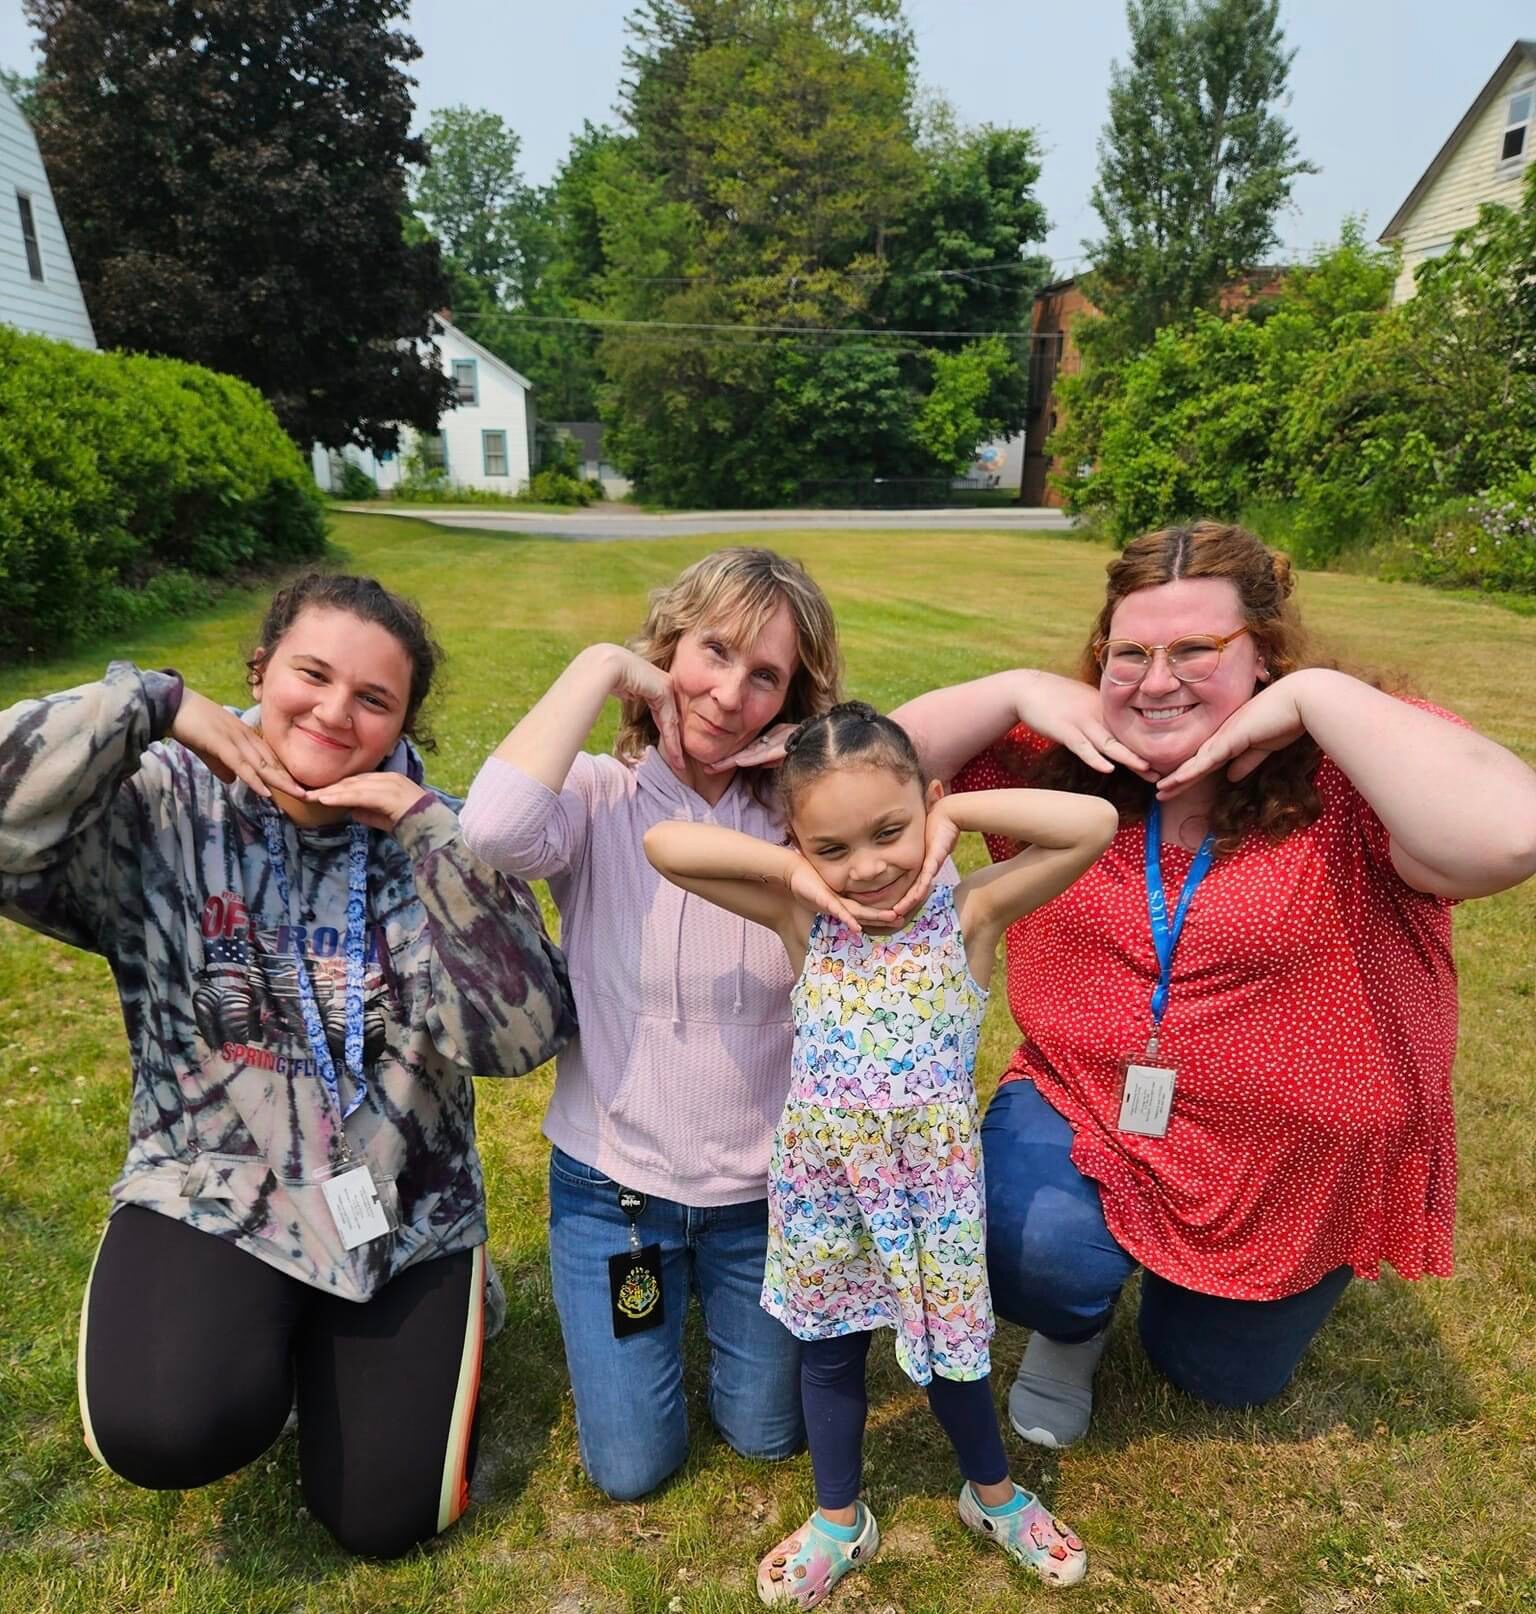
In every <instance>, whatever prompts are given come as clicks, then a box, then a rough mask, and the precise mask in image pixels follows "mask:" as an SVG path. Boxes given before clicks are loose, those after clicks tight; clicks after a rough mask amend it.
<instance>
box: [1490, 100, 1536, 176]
mask: <svg viewBox="0 0 1536 1614" xmlns="http://www.w3.org/2000/svg"><path fill="white" fill-rule="evenodd" d="M1521 95H1525V96H1529V97H1530V99H1529V100H1528V101H1527V103H1526V108H1525V117H1524V118H1522V119H1521V120H1520V121H1519V122H1516V121H1515V120H1514V119H1513V118H1512V117H1511V116H1510V113H1511V110H1512V107H1513V103H1514V101H1515V98H1516V97H1517V96H1521ZM1515 129H1521V130H1523V131H1524V133H1525V139H1524V141H1522V143H1521V146H1520V149H1519V151H1517V152H1516V153H1515V154H1514V156H1513V157H1506V156H1505V155H1504V142H1505V141H1506V140H1508V139H1509V136H1510V134H1511V132H1512V131H1513V130H1515ZM1533 135H1536V78H1525V79H1521V80H1520V81H1519V82H1518V83H1516V84H1511V85H1510V87H1509V89H1508V91H1507V92H1506V94H1505V96H1504V127H1503V128H1502V129H1501V130H1500V131H1499V156H1498V158H1497V160H1496V161H1495V163H1494V172H1495V173H1498V174H1513V173H1518V172H1519V170H1520V169H1522V168H1524V167H1525V165H1526V164H1527V163H1528V162H1529V161H1530V160H1531V137H1532V136H1533Z"/></svg>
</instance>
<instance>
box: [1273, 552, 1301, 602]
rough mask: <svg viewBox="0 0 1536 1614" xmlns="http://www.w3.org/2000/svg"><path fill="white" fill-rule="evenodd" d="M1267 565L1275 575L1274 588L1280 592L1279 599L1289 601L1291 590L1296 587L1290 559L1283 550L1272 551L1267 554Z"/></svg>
mask: <svg viewBox="0 0 1536 1614" xmlns="http://www.w3.org/2000/svg"><path fill="white" fill-rule="evenodd" d="M1269 565H1270V570H1271V571H1272V572H1273V573H1274V574H1275V587H1276V588H1277V589H1279V590H1280V598H1281V599H1283V600H1288V599H1290V597H1291V590H1292V589H1294V588H1295V587H1296V578H1295V575H1294V573H1293V572H1292V571H1291V557H1290V556H1289V555H1287V554H1286V552H1285V551H1284V550H1283V549H1272V550H1270V552H1269Z"/></svg>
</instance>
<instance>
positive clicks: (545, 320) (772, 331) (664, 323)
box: [455, 313, 1044, 342]
mask: <svg viewBox="0 0 1536 1614" xmlns="http://www.w3.org/2000/svg"><path fill="white" fill-rule="evenodd" d="M475 317H477V318H492V319H503V320H508V321H510V322H511V323H513V324H518V325H583V326H590V327H594V328H597V329H617V330H630V331H737V332H745V333H746V334H748V335H763V336H796V337H809V336H832V337H838V338H840V339H842V340H845V341H846V340H848V339H853V340H866V341H868V340H871V339H876V338H879V337H882V336H924V337H951V338H953V337H959V338H960V339H961V340H963V341H967V342H972V341H977V340H980V339H981V338H983V337H990V336H1000V337H1003V338H1004V339H1005V340H1008V341H1014V342H1017V341H1021V340H1023V341H1028V340H1032V339H1033V338H1034V337H1036V336H1038V335H1042V334H1044V333H1042V332H1037V331H931V330H912V329H909V328H906V327H896V326H890V327H885V328H882V329H878V330H866V329H864V328H862V327H858V326H853V327H849V326H836V325H746V324H740V323H737V324H724V323H716V324H709V323H704V322H702V321H701V322H697V323H695V322H692V321H687V320H669V319H587V318H580V317H578V316H576V315H573V314H512V313H501V314H492V315H477V316H475ZM455 323H457V321H455Z"/></svg>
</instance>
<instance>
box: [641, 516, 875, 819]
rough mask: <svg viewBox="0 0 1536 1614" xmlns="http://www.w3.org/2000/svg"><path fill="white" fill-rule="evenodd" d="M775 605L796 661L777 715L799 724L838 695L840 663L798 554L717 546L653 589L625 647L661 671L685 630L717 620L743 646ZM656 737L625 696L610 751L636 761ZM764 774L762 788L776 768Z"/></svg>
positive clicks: (651, 722) (822, 603) (831, 628)
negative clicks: (783, 610) (789, 626)
mask: <svg viewBox="0 0 1536 1614" xmlns="http://www.w3.org/2000/svg"><path fill="white" fill-rule="evenodd" d="M780 605H787V606H788V607H789V614H790V616H791V617H792V618H793V619H794V624H795V650H796V652H797V656H798V661H797V665H796V667H795V673H794V676H793V677H792V678H791V679H790V681H789V688H788V690H787V691H786V692H785V695H784V704H783V706H782V707H780V709H779V714H778V718H777V719H776V721H778V722H780V723H802V722H804V721H805V719H806V718H808V717H818V716H820V715H821V713H823V712H827V711H830V710H831V709H832V708H833V707H834V706H835V705H836V704H837V703H838V701H839V700H841V699H842V679H843V666H842V656H841V653H840V651H839V649H838V643H837V623H836V621H835V620H834V618H833V616H832V607H831V605H829V604H828V602H827V597H826V595H825V594H823V593H822V592H821V589H820V588H819V587H818V585H817V584H816V583H815V582H814V581H813V580H812V578H811V574H810V573H809V572H808V571H806V569H805V567H803V566H802V565H801V564H800V562H799V561H797V560H787V559H786V558H785V557H784V556H783V555H777V554H775V553H774V552H773V550H771V549H749V548H745V547H739V548H731V549H716V550H714V551H713V552H712V553H711V554H708V555H705V556H704V557H703V559H702V560H696V561H694V563H693V564H692V565H691V566H688V567H685V568H684V569H683V570H682V571H681V572H680V573H679V574H678V575H677V577H676V578H675V579H674V580H673V581H672V582H670V583H668V584H666V585H665V586H664V587H662V588H658V589H655V590H653V591H652V593H651V598H650V609H649V610H648V611H647V613H646V618H645V625H644V627H642V628H641V630H640V632H639V634H638V635H636V637H635V638H633V639H631V640H630V641H629V648H630V649H631V650H633V651H634V652H635V654H636V655H637V656H640V657H641V658H642V659H643V660H645V661H648V662H650V664H651V665H652V666H653V667H660V668H661V669H662V670H663V671H665V670H666V669H667V668H669V667H670V666H671V665H672V656H673V654H674V652H675V651H676V649H677V642H678V640H679V639H681V638H682V636H683V635H684V634H685V633H687V632H688V631H689V630H690V629H693V628H697V627H700V626H701V625H704V624H706V623H707V624H710V625H713V626H717V627H718V628H719V629H720V631H721V633H722V635H724V636H725V637H726V638H728V639H729V640H730V641H731V643H732V644H735V645H748V644H751V643H752V641H753V640H754V639H756V638H757V636H758V634H760V633H761V632H762V631H763V629H764V627H766V626H767V623H768V620H769V618H770V617H772V616H773V614H774V612H776V611H777V610H778V608H779V607H780ZM658 738H659V736H658V734H657V731H656V721H655V719H654V718H653V717H652V716H651V712H650V708H649V707H648V706H647V705H646V704H645V702H644V701H643V700H639V699H631V700H626V701H625V702H624V704H623V715H622V716H621V718H620V719H619V732H618V737H617V738H616V739H615V741H614V746H613V749H614V754H615V755H616V756H619V757H621V758H623V759H624V760H625V761H627V762H633V761H635V760H637V759H638V758H639V756H640V755H641V753H642V752H643V751H644V750H645V748H646V747H647V746H648V745H655V744H656V742H657V740H658ZM758 771H759V772H763V771H764V770H758ZM766 772H767V773H768V776H769V778H768V779H765V780H763V784H764V786H765V787H766V786H767V784H768V783H769V782H770V780H771V777H772V772H773V770H771V769H769V770H766Z"/></svg>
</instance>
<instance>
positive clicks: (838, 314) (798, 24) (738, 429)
mask: <svg viewBox="0 0 1536 1614" xmlns="http://www.w3.org/2000/svg"><path fill="white" fill-rule="evenodd" d="M631 30H632V44H631V48H630V51H629V54H628V58H627V68H628V74H629V77H628V79H627V81H626V83H625V86H624V89H623V107H622V110H623V112H624V114H625V119H626V125H627V127H626V130H625V133H624V135H623V137H622V139H621V141H620V142H619V143H618V145H617V146H616V147H615V148H614V149H613V150H612V151H610V152H609V153H608V154H607V157H606V159H605V161H604V162H603V163H602V164H601V165H599V171H598V174H597V176H596V183H595V184H594V187H593V192H592V195H593V198H594V203H595V210H596V214H597V218H598V225H599V227H598V236H599V238H600V240H601V242H602V268H601V271H600V273H598V274H597V275H596V276H595V277H594V287H595V293H596V296H595V300H594V301H595V308H596V310H597V311H598V312H600V315H601V317H603V318H605V319H610V320H623V321H628V322H633V324H632V325H627V326H610V327H608V333H607V334H606V335H605V336H604V338H603V340H602V342H601V344H600V346H599V349H598V356H599V362H600V364H601V366H602V368H603V372H604V375H605V377H606V385H605V387H604V389H603V394H602V397H603V408H604V414H605V418H606V419H607V420H608V421H609V422H610V424H611V426H612V428H613V432H612V439H611V441H612V443H613V446H614V451H615V453H616V456H617V457H618V459H619V461H620V463H621V464H624V465H625V467H626V468H627V469H628V470H630V472H631V473H632V474H633V475H635V476H636V478H637V480H638V481H639V482H640V484H641V485H642V487H643V488H644V489H645V490H646V491H647V492H650V493H654V494H657V495H659V496H661V497H664V498H670V499H675V500H678V501H680V502H701V503H714V502H731V503H736V502H742V503H765V502H771V501H776V500H782V499H785V498H794V497H797V496H801V495H802V494H804V493H805V492H812V493H814V492H816V491H817V490H818V488H819V489H821V490H824V491H826V492H828V493H832V492H833V491H834V490H835V488H836V487H837V486H838V485H847V484H849V483H857V482H867V481H869V480H870V479H872V478H875V477H882V478H891V477H896V478H902V477H914V476H924V475H927V476H935V477H944V476H947V475H948V474H949V473H950V472H951V471H952V470H953V469H954V468H955V465H956V463H957V462H958V461H960V460H963V459H965V458H968V457H969V454H970V452H971V451H972V450H973V449H974V447H975V441H974V439H973V440H972V441H970V442H969V443H966V444H964V445H963V447H962V446H961V445H960V443H959V438H960V437H961V436H963V435H964V431H963V430H957V429H956V428H957V427H959V426H960V425H961V424H962V423H969V426H974V427H975V429H976V430H978V431H980V430H983V429H984V427H985V424H986V423H988V422H990V421H991V420H993V419H994V418H1001V417H1003V416H1007V415H1011V414H1018V415H1021V414H1022V380H1021V379H1020V378H1021V376H1022V371H1023V368H1024V366H1023V364H1022V362H1021V359H1022V344H1014V347H1015V349H1016V350H1017V351H1012V352H1010V351H1009V350H1008V348H1007V345H1006V344H1005V345H1004V349H1003V351H1002V354H1001V356H999V351H998V348H997V347H996V345H995V344H983V345H981V346H980V347H979V349H978V351H977V352H976V353H975V354H973V355H971V356H970V358H969V360H968V362H967V363H966V364H965V365H964V366H962V367H961V368H960V369H953V368H951V369H948V370H946V368H945V366H944V365H943V363H942V362H941V360H942V359H943V358H944V357H946V356H948V357H951V358H952V357H955V356H956V355H957V354H959V353H960V352H961V351H962V350H963V349H964V348H966V346H967V345H968V344H969V343H971V342H972V341H973V339H976V338H978V337H980V334H981V333H982V332H984V331H986V330H989V329H992V328H994V327H992V326H990V325H989V324H988V323H987V322H988V321H989V320H992V319H998V320H1001V321H1003V328H1006V326H1007V325H1010V324H1013V323H1016V322H1017V323H1022V321H1021V320H1020V319H1019V315H1018V310H1019V308H1020V306H1021V305H1024V306H1027V300H1028V297H1029V293H1030V291H1032V288H1033V281H1032V278H1031V277H1032V276H1033V277H1036V278H1038V277H1039V276H1040V274H1041V273H1042V270H1041V268H1040V266H1039V265H1038V264H1034V263H1031V262H1025V261H1024V259H1023V253H1022V248H1023V246H1024V244H1025V243H1026V242H1027V241H1029V240H1032V239H1038V238H1039V236H1040V235H1042V234H1043V233H1044V219H1043V215H1042V214H1041V212H1040V209H1039V207H1038V204H1036V203H1035V201H1034V198H1033V195H1032V191H1031V187H1032V186H1033V184H1034V181H1035V179H1036V177H1037V174H1038V165H1037V156H1036V153H1035V148H1034V145H1033V142H1032V139H1031V138H1030V137H1029V136H1028V135H1027V134H1023V133H1021V132H1018V131H980V132H979V133H977V134H975V135H971V134H962V133H959V132H957V131H954V130H950V131H949V132H948V137H947V138H944V139H938V138H932V139H924V138H923V137H922V134H921V130H920V118H919V115H918V112H917V109H916V106H915V97H914V93H913V52H912V38H911V34H910V30H909V29H908V27H907V24H906V21H905V18H904V15H903V13H902V10H901V6H900V4H899V0H648V3H647V4H646V5H644V6H643V7H642V8H641V9H640V10H639V11H638V12H637V13H636V14H635V15H634V17H633V18H632V19H631ZM1000 267H1001V268H1002V269H1003V270H1004V271H1005V272H1004V273H1002V274H995V273H993V271H995V270H997V269H998V268H1000ZM979 269H985V270H986V271H987V273H986V274H978V273H975V271H977V270H979ZM1016 270H1021V271H1022V272H1021V273H1015V272H1014V271H1016ZM917 319H920V320H921V321H923V323H922V324H920V325H915V326H914V325H908V324H904V323H903V322H904V321H909V320H917ZM914 330H916V331H923V332H926V331H936V332H938V333H939V336H938V337H937V338H930V337H927V336H914V335H913V334H912V332H913V331H914ZM978 376H981V377H984V378H985V385H983V386H981V388H980V391H979V392H978V390H977V378H978ZM941 378H943V379H944V384H945V385H946V386H947V388H948V389H949V394H948V395H949V397H950V404H949V405H948V406H947V407H946V408H945V409H944V410H943V411H940V413H941V414H942V415H943V417H944V418H943V420H942V421H941V420H940V418H939V414H935V415H934V416H932V417H931V418H930V419H929V420H928V423H927V428H925V429H923V430H919V429H918V422H919V421H921V420H922V419H923V418H924V417H923V413H922V405H923V401H924V399H926V398H927V397H928V396H929V394H930V393H931V392H933V390H934V389H935V388H936V387H937V386H939V385H940V381H941ZM969 426H967V429H969Z"/></svg>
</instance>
